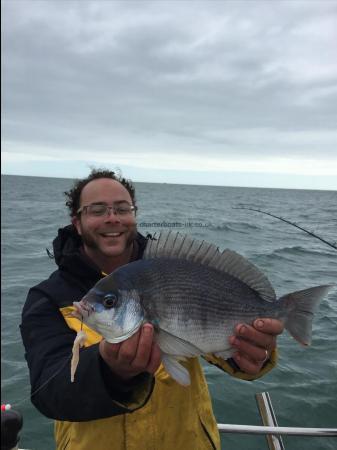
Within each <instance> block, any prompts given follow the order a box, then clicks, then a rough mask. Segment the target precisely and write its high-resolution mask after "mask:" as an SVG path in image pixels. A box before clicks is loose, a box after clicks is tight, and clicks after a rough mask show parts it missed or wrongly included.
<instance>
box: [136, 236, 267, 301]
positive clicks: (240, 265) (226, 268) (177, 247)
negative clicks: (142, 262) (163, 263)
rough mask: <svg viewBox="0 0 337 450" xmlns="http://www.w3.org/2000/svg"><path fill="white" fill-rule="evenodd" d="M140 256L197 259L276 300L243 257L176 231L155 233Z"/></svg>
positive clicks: (196, 260)
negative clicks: (221, 250)
mask: <svg viewBox="0 0 337 450" xmlns="http://www.w3.org/2000/svg"><path fill="white" fill-rule="evenodd" d="M143 258H144V259H153V258H172V259H185V260H187V261H193V262H197V263H199V264H203V265H205V266H209V267H213V268H215V269H217V270H219V271H220V272H224V273H226V274H229V275H231V276H233V277H235V278H237V279H239V280H240V281H242V282H243V283H245V284H247V285H248V286H249V287H250V288H252V289H254V290H255V291H256V292H258V293H259V294H260V295H261V297H262V298H263V299H264V300H266V301H269V302H272V301H274V300H275V299H276V295H275V291H274V289H273V287H272V286H271V284H270V282H269V280H268V278H267V277H266V276H265V275H264V274H263V273H262V272H261V271H260V270H259V269H258V268H257V267H256V266H254V264H252V263H251V262H250V261H248V260H247V259H246V258H244V257H243V256H241V255H239V254H238V253H236V252H234V251H232V250H228V249H226V250H224V251H223V252H222V253H221V252H220V251H219V249H218V248H217V247H216V246H215V245H213V244H210V243H209V242H205V241H199V240H197V239H193V238H192V237H190V236H188V235H185V234H181V233H179V232H178V233H174V232H171V231H169V232H168V233H163V232H161V233H159V234H155V235H154V236H153V237H152V238H150V239H149V241H148V243H147V245H146V248H145V252H144V256H143Z"/></svg>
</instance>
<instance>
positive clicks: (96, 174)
mask: <svg viewBox="0 0 337 450" xmlns="http://www.w3.org/2000/svg"><path fill="white" fill-rule="evenodd" d="M100 178H111V179H112V180H116V181H118V182H119V183H121V184H122V185H123V186H124V187H125V188H126V189H127V191H128V192H129V194H130V196H131V199H132V203H133V204H134V205H135V204H136V192H135V188H134V186H133V184H132V182H131V181H130V180H127V179H126V178H124V177H122V175H121V173H119V174H117V173H116V172H113V171H111V170H108V169H91V172H90V174H89V175H88V176H87V177H86V178H83V179H81V180H76V181H75V183H74V185H73V187H72V189H70V190H69V191H65V192H64V195H65V196H66V197H67V198H68V200H67V201H66V206H67V207H68V208H69V214H70V217H74V216H76V215H77V210H78V209H79V207H80V197H81V193H82V190H83V188H84V187H85V186H86V185H87V184H88V183H90V181H92V180H98V179H100Z"/></svg>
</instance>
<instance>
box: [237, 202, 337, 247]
mask: <svg viewBox="0 0 337 450" xmlns="http://www.w3.org/2000/svg"><path fill="white" fill-rule="evenodd" d="M233 209H247V210H249V211H256V212H259V213H262V214H266V215H267V216H271V217H274V218H275V219H279V220H282V222H285V223H288V224H289V225H292V226H293V227H296V228H298V229H300V230H302V231H304V232H305V233H307V234H309V235H310V236H313V237H315V238H316V239H319V240H320V241H322V242H324V243H325V244H327V245H329V246H330V247H332V248H334V249H335V250H337V243H336V242H329V241H326V240H325V239H323V238H321V237H320V236H317V234H316V233H314V232H312V231H309V230H306V229H305V228H303V227H300V226H299V225H297V224H296V223H294V222H291V221H290V220H287V219H284V218H283V217H280V216H276V215H275V214H271V213H269V212H267V211H262V209H256V208H249V207H247V206H233Z"/></svg>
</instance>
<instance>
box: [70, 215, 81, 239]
mask: <svg viewBox="0 0 337 450" xmlns="http://www.w3.org/2000/svg"><path fill="white" fill-rule="evenodd" d="M71 223H72V224H73V225H74V227H75V228H76V230H77V233H78V234H79V235H80V236H81V235H82V229H81V221H80V219H79V218H78V216H73V217H72V218H71Z"/></svg>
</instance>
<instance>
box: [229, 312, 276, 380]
mask: <svg viewBox="0 0 337 450" xmlns="http://www.w3.org/2000/svg"><path fill="white" fill-rule="evenodd" d="M283 329H284V325H283V323H282V322H281V321H280V320H277V319H270V318H262V319H256V320H255V321H254V323H253V326H251V325H247V324H239V325H237V326H236V327H235V330H234V332H235V335H234V336H231V337H230V339H229V342H230V344H231V345H232V346H233V347H234V348H235V349H237V352H236V353H235V354H234V355H233V357H232V358H233V359H234V361H235V362H236V364H237V365H238V366H239V367H240V369H241V370H242V371H243V372H246V373H248V374H250V375H256V374H258V373H259V372H260V370H261V368H262V366H263V364H264V363H265V362H266V361H267V359H268V358H269V357H270V354H271V352H272V351H273V350H274V348H275V347H276V338H277V336H278V335H279V334H281V333H282V332H283Z"/></svg>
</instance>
